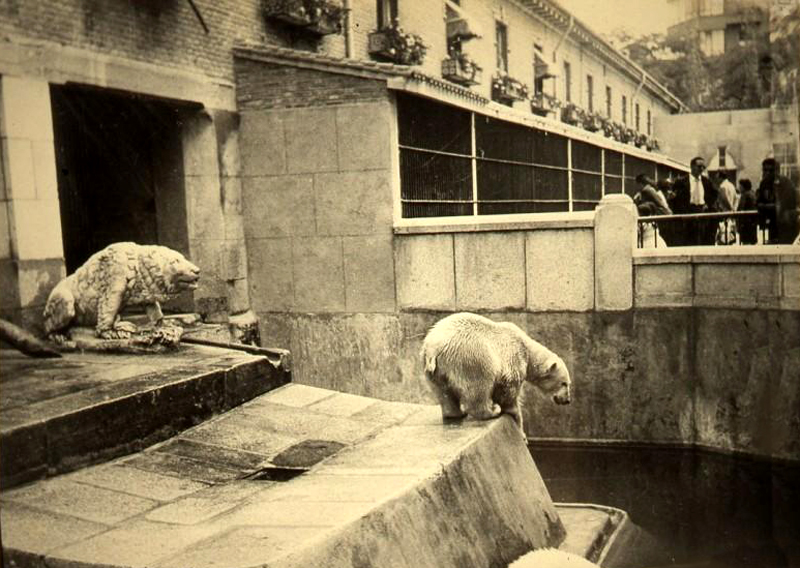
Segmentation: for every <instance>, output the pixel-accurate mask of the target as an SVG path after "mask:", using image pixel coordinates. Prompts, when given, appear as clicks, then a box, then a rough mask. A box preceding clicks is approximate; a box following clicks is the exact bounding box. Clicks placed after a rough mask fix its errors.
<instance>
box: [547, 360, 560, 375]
mask: <svg viewBox="0 0 800 568" xmlns="http://www.w3.org/2000/svg"><path fill="white" fill-rule="evenodd" d="M557 370H558V361H553V362H552V363H551V364H550V366H549V367H548V368H547V374H548V375H552V374H553V373H555V372H556V371H557Z"/></svg>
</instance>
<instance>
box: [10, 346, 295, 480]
mask: <svg viewBox="0 0 800 568" xmlns="http://www.w3.org/2000/svg"><path fill="white" fill-rule="evenodd" d="M290 378H291V377H290V374H289V372H288V370H287V369H286V368H285V366H284V365H282V364H281V361H280V358H279V357H277V356H276V357H267V356H264V355H253V354H249V353H245V352H241V351H235V350H231V349H220V348H213V347H198V346H181V347H179V348H178V349H177V350H176V351H174V352H169V353H164V354H157V355H156V354H152V355H151V354H148V355H115V354H102V353H66V354H64V357H63V358H62V359H31V358H28V357H25V356H24V355H22V354H20V353H18V352H16V351H12V350H0V456H2V459H1V460H0V487H3V488H6V489H7V488H10V487H13V486H15V485H17V484H20V483H24V482H27V481H32V480H34V479H38V478H42V477H45V476H46V475H50V474H55V473H60V472H65V471H71V470H74V469H77V468H79V467H83V466H85V465H88V464H92V463H98V462H102V461H105V460H108V459H111V458H114V457H117V456H120V455H123V454H126V453H130V452H132V451H138V450H141V449H142V448H144V447H146V446H148V445H151V444H153V443H155V442H158V441H161V440H164V439H166V438H168V437H170V436H172V435H174V434H175V433H177V432H179V431H181V430H184V429H186V428H188V427H190V426H193V425H195V424H198V423H199V422H201V421H203V420H205V419H207V418H209V417H211V416H213V415H215V414H219V413H221V412H224V411H226V410H228V409H230V408H233V407H235V406H237V405H239V404H241V403H242V402H244V401H246V400H250V399H252V398H253V397H255V396H258V395H260V394H263V393H264V392H267V391H269V390H271V389H273V388H275V387H277V386H280V385H282V384H285V383H287V382H288V381H289V380H290Z"/></svg>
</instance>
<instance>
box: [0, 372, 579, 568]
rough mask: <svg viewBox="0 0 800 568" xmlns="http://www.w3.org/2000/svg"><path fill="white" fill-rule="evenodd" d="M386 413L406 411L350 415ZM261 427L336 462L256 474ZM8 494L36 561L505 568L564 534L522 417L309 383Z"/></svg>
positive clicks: (25, 550) (10, 520)
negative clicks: (457, 418) (468, 416)
mask: <svg viewBox="0 0 800 568" xmlns="http://www.w3.org/2000/svg"><path fill="white" fill-rule="evenodd" d="M315 407H317V408H315ZM374 407H380V409H382V410H386V411H389V413H390V414H391V415H392V417H391V419H386V418H384V420H383V421H376V420H370V419H369V416H368V415H367V414H364V415H362V419H361V420H358V419H355V418H343V417H342V416H345V415H352V416H353V417H355V416H358V415H359V414H362V412H363V411H365V410H369V409H371V408H374ZM399 407H402V408H399ZM401 409H402V410H403V412H400V410H401ZM401 420H405V422H399V421H401ZM255 432H263V433H264V436H263V438H262V440H267V439H271V440H274V439H275V438H278V439H284V440H292V441H293V442H292V443H293V444H297V445H295V446H293V447H294V448H300V447H305V448H311V449H314V448H316V449H317V450H324V451H322V452H321V453H320V454H319V455H317V456H316V457H317V458H321V461H318V460H314V461H316V464H313V463H308V464H306V467H309V468H310V470H309V471H308V472H307V473H304V474H302V475H300V476H299V477H294V478H293V479H291V480H288V481H283V482H280V481H273V480H271V481H261V480H256V479H249V478H248V477H247V473H248V470H249V471H250V472H255V471H260V468H261V466H263V464H264V463H267V462H263V463H260V462H259V460H258V457H259V456H260V455H261V456H263V457H264V458H265V459H266V458H268V457H269V456H267V455H266V454H258V453H257V452H254V451H251V450H243V449H242V447H241V446H242V444H243V443H246V444H253V443H254V442H258V440H255V439H254V433H255ZM200 438H204V439H203V440H202V441H201V440H200ZM336 439H339V440H342V442H341V443H339V444H336V443H335V442H333V441H335V440H336ZM330 450H334V451H335V454H332V453H331V451H330ZM273 457H274V458H275V461H276V462H278V461H281V460H280V456H278V457H275V456H273ZM198 480H202V481H203V483H198ZM162 482H166V483H165V487H160V488H158V489H156V488H152V487H148V486H150V485H152V484H160V483H162ZM144 495H149V496H151V497H154V498H155V499H149V498H145V497H144ZM0 500H2V507H1V508H0V511H2V530H3V545H4V554H5V555H6V556H5V557H6V558H7V559H9V560H11V559H13V560H14V562H15V564H16V565H18V566H20V567H22V568H28V567H29V566H30V567H31V568H32V567H34V566H39V565H40V564H41V563H42V562H44V563H46V564H47V565H53V566H75V565H77V564H80V565H104V566H119V567H128V568H139V567H142V568H144V567H145V566H159V567H175V568H179V567H190V566H191V567H206V566H208V567H209V568H210V567H212V566H219V565H220V564H224V565H226V566H242V567H248V566H253V565H269V566H287V567H288V566H320V567H322V566H352V562H353V561H354V560H353V559H356V561H357V562H361V561H362V560H363V561H368V562H370V563H371V564H370V565H386V566H408V567H412V566H414V567H416V566H426V567H427V566H439V565H451V564H459V563H461V564H464V565H484V564H492V565H502V564H505V563H507V562H509V561H510V560H512V559H513V558H516V557H517V556H519V555H520V554H523V553H524V552H526V551H528V550H530V549H531V548H533V547H542V546H557V545H558V544H559V543H560V542H561V541H562V540H563V538H564V527H563V525H562V523H561V521H560V520H559V518H558V514H557V510H556V508H555V507H554V505H553V503H552V501H551V500H550V497H549V494H548V492H547V490H546V488H545V486H544V484H543V482H542V478H541V476H540V475H539V474H538V471H537V469H536V467H535V465H534V463H533V460H532V459H531V457H530V453H529V452H528V450H527V447H526V446H525V443H524V439H523V437H522V436H521V435H520V433H519V431H518V430H517V428H516V427H515V426H514V424H513V422H512V421H511V420H510V419H507V418H501V419H499V420H492V421H483V422H482V421H466V422H464V423H463V424H460V425H459V424H443V423H442V420H441V415H440V412H439V408H438V407H437V406H433V405H431V406H418V405H413V404H399V403H386V402H381V401H377V400H375V401H370V400H369V399H364V398H362V397H354V396H352V395H343V394H339V393H335V392H333V391H322V390H321V389H313V388H310V387H304V386H302V385H287V386H286V387H285V388H282V389H280V390H279V391H276V392H275V393H273V394H267V395H265V396H263V397H260V398H259V399H257V400H254V401H251V402H250V403H248V404H246V405H243V406H242V407H240V408H237V409H235V410H232V411H231V412H229V413H228V414H226V415H224V416H221V417H218V418H216V419H213V420H210V421H208V422H206V423H205V424H203V425H201V426H198V427H197V428H194V429H193V430H191V431H189V432H186V433H184V434H182V435H180V436H178V437H176V438H175V439H173V440H171V441H170V442H168V443H165V444H160V445H158V446H156V447H153V448H150V449H148V450H147V451H145V452H141V453H139V454H137V455H135V456H131V457H129V458H125V459H122V460H118V461H117V462H115V463H113V464H109V465H103V466H97V467H94V468H88V469H86V470H83V471H81V472H78V473H75V474H71V475H68V476H62V477H60V478H56V479H53V480H48V481H43V482H38V483H34V484H32V485H29V486H27V487H24V488H19V489H16V490H10V491H8V490H6V491H4V492H3V493H1V494H0ZM456 527H457V530H456ZM36 555H42V556H39V557H37V556H36ZM359 559H361V560H359Z"/></svg>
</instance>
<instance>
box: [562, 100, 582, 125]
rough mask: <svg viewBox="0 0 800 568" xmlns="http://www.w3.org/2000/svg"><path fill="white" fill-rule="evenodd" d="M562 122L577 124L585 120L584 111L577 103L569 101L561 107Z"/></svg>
mask: <svg viewBox="0 0 800 568" xmlns="http://www.w3.org/2000/svg"><path fill="white" fill-rule="evenodd" d="M561 122H566V123H567V124H572V125H573V126H577V125H579V124H581V123H582V122H583V111H582V110H581V109H579V108H578V107H577V106H576V105H575V103H567V104H565V105H564V107H563V108H562V109H561Z"/></svg>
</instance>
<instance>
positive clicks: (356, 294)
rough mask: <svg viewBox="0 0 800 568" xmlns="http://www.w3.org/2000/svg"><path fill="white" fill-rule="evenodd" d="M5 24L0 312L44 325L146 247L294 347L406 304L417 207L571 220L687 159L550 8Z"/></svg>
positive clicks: (637, 87)
mask: <svg viewBox="0 0 800 568" xmlns="http://www.w3.org/2000/svg"><path fill="white" fill-rule="evenodd" d="M317 8H318V10H317ZM394 21H397V22H399V24H400V27H402V28H403V29H402V33H401V30H398V29H396V28H392V26H391V23H392V22H394ZM0 31H2V37H3V40H2V41H3V44H2V46H0V47H1V48H2V49H0V52H2V56H0V103H1V104H0V117H1V118H2V120H1V121H0V124H1V125H2V131H1V132H0V134H1V135H2V160H3V178H2V181H3V183H2V188H3V189H2V195H1V197H2V207H0V223H1V224H0V232H1V233H2V235H1V236H2V242H1V243H0V245H2V248H1V249H0V282H2V289H3V290H4V292H3V295H2V304H0V312H2V315H3V317H6V318H10V319H13V320H15V321H18V322H21V323H24V324H26V325H29V326H31V327H36V325H37V324H38V322H39V317H40V314H41V309H42V306H43V304H44V302H45V300H46V297H47V294H48V293H49V291H50V290H51V289H52V287H53V286H54V285H55V283H56V282H57V281H58V279H59V278H61V277H63V276H64V275H65V274H66V273H68V272H71V271H72V270H74V269H75V268H76V267H77V266H79V265H80V264H81V263H82V262H83V261H84V260H85V259H86V258H87V257H88V256H89V255H90V254H91V253H93V252H95V251H96V250H99V249H100V248H102V247H103V246H105V245H106V244H109V243H111V242H115V241H121V240H133V241H137V242H140V243H158V244H164V245H167V246H170V247H172V248H175V249H177V250H180V251H182V252H184V253H186V254H187V255H188V256H189V257H190V258H191V259H192V260H193V261H194V262H195V263H196V264H198V265H199V266H200V267H201V269H202V270H203V278H202V281H201V286H200V288H199V289H198V290H197V291H195V292H194V294H193V295H192V296H191V297H187V298H183V299H181V300H179V301H178V303H177V305H176V306H174V307H175V308H176V309H191V310H195V311H198V312H199V313H201V314H202V315H203V316H204V318H205V320H206V321H212V322H214V321H217V322H226V321H229V319H230V318H231V317H233V316H242V317H250V316H252V315H253V314H254V313H255V315H257V316H258V317H259V318H260V319H261V322H262V323H261V329H262V334H263V336H264V338H265V339H264V341H266V342H270V343H272V344H273V345H275V344H280V345H285V346H287V347H293V348H298V346H299V345H301V344H303V343H304V341H305V339H306V338H307V335H306V334H307V333H310V332H311V333H313V330H314V329H317V328H318V327H319V326H322V325H323V324H324V322H326V321H329V315H330V314H348V316H349V317H362V318H365V321H366V324H365V325H367V327H369V326H378V327H380V326H381V325H382V324H381V321H383V319H385V316H386V315H387V314H393V313H394V314H396V313H397V311H398V310H400V309H401V307H402V299H401V298H400V297H399V296H398V293H397V278H396V275H397V271H399V270H402V266H401V265H399V264H398V262H399V261H398V259H397V256H396V255H397V250H398V247H400V246H402V245H400V244H399V243H398V241H397V237H396V236H395V231H396V230H398V227H400V226H402V225H403V224H404V223H406V224H409V223H411V224H413V222H416V221H418V219H416V218H419V217H424V218H431V217H442V216H448V217H452V216H458V218H459V219H461V222H472V221H471V220H470V219H472V220H477V219H478V218H479V217H481V216H483V215H487V214H495V215H497V214H519V213H526V214H527V213H548V212H549V213H551V214H559V213H566V214H570V213H571V212H578V211H581V210H590V209H593V208H594V206H595V205H596V204H597V203H598V202H599V201H600V199H601V198H602V196H603V195H605V194H608V193H617V192H623V191H625V192H628V193H632V192H633V191H635V188H634V184H633V177H634V176H635V175H636V174H638V173H649V174H650V175H652V176H654V177H669V176H672V175H674V174H675V173H676V172H678V171H683V170H685V169H686V168H685V165H684V164H682V163H680V162H677V161H674V160H672V159H670V158H669V157H668V156H666V155H665V154H664V153H661V152H657V151H654V150H655V142H654V140H653V136H652V125H653V122H654V121H655V120H656V118H657V117H658V116H661V115H666V114H669V113H672V112H677V111H679V110H680V109H681V108H682V105H681V103H680V101H678V100H677V99H675V97H674V96H672V95H671V94H670V93H669V92H667V91H666V90H665V89H664V88H663V87H662V86H661V85H659V84H658V83H657V82H655V81H654V80H653V79H652V78H650V77H649V76H647V74H646V73H644V72H643V71H642V70H641V69H639V68H638V67H637V66H635V65H634V64H633V63H631V62H630V61H628V60H627V59H625V58H624V57H623V56H622V55H620V54H619V53H617V52H616V51H614V50H613V49H612V48H611V47H610V46H608V45H607V44H606V43H605V42H603V41H602V40H601V39H600V38H598V37H597V36H596V35H595V34H593V33H592V32H591V31H590V30H588V29H587V28H586V27H585V26H583V25H582V24H580V22H578V21H576V20H575V19H574V18H572V17H571V15H569V14H568V13H566V12H564V11H563V10H561V9H560V8H559V7H558V6H557V5H556V4H554V3H550V2H545V1H544V0H525V1H515V0H505V1H498V2H479V1H477V0H470V1H468V0H462V1H461V2H460V3H456V2H452V1H449V0H445V1H443V2H428V1H423V0H415V1H408V2H391V1H377V2H376V1H367V0H350V1H349V2H345V3H344V4H342V5H337V4H331V3H327V2H322V1H319V0H303V1H301V0H297V1H288V0H287V1H280V2H277V1H264V2H261V1H257V0H252V1H236V2H234V1H230V2H210V1H200V0H195V1H193V2H190V1H188V0H187V1H181V0H171V1H168V2H151V1H146V2H138V3H125V2H113V3H102V4H98V3H96V2H91V1H89V0H65V1H64V2H59V3H41V2H26V3H20V4H15V5H13V6H12V5H4V6H2V7H0ZM409 33H410V34H415V35H416V36H419V37H418V38H415V37H413V36H409V35H408V34H409ZM409 39H413V40H414V41H412V42H409ZM419 40H421V42H422V43H424V44H425V46H426V49H425V50H424V57H423V58H421V59H419V55H420V50H419V49H417V50H416V51H414V49H413V48H414V45H416V46H417V47H419V43H418V41H419ZM409 46H411V47H409ZM409 49H410V52H409ZM392 50H394V51H392ZM398 51H399V54H398ZM398 57H400V59H397V58H398ZM404 57H405V58H406V59H403V58H404ZM409 58H410V59H409ZM415 58H416V59H415ZM398 61H399V63H398ZM448 61H449V62H450V63H447V62H448ZM467 61H471V62H472V66H469V65H467V64H466V63H465V62H467ZM403 63H412V64H410V65H407V64H403ZM453 65H455V67H453ZM478 68H480V73H478ZM473 72H474V73H473ZM478 75H481V76H482V79H480V80H477V79H478ZM412 217H413V218H415V219H411V218H412ZM465 219H466V221H464V220H465ZM519 219H520V218H518V217H513V218H511V219H510V221H512V222H518V221H519ZM507 220H508V219H507ZM484 221H485V219H484ZM481 222H483V221H481ZM523 304H524V302H523ZM432 305H439V303H438V302H437V301H433V302H432ZM300 313H305V314H314V317H310V318H304V319H298V318H297V317H296V315H297V314H300ZM376 314H377V315H376ZM326 318H327V319H326ZM293 326H294V327H293ZM295 328H296V329H295ZM325 333H331V331H330V330H328V331H326V332H325ZM379 335H380V334H379ZM301 355H302V353H301ZM313 356H314V355H313V354H312V355H309V357H313Z"/></svg>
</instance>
